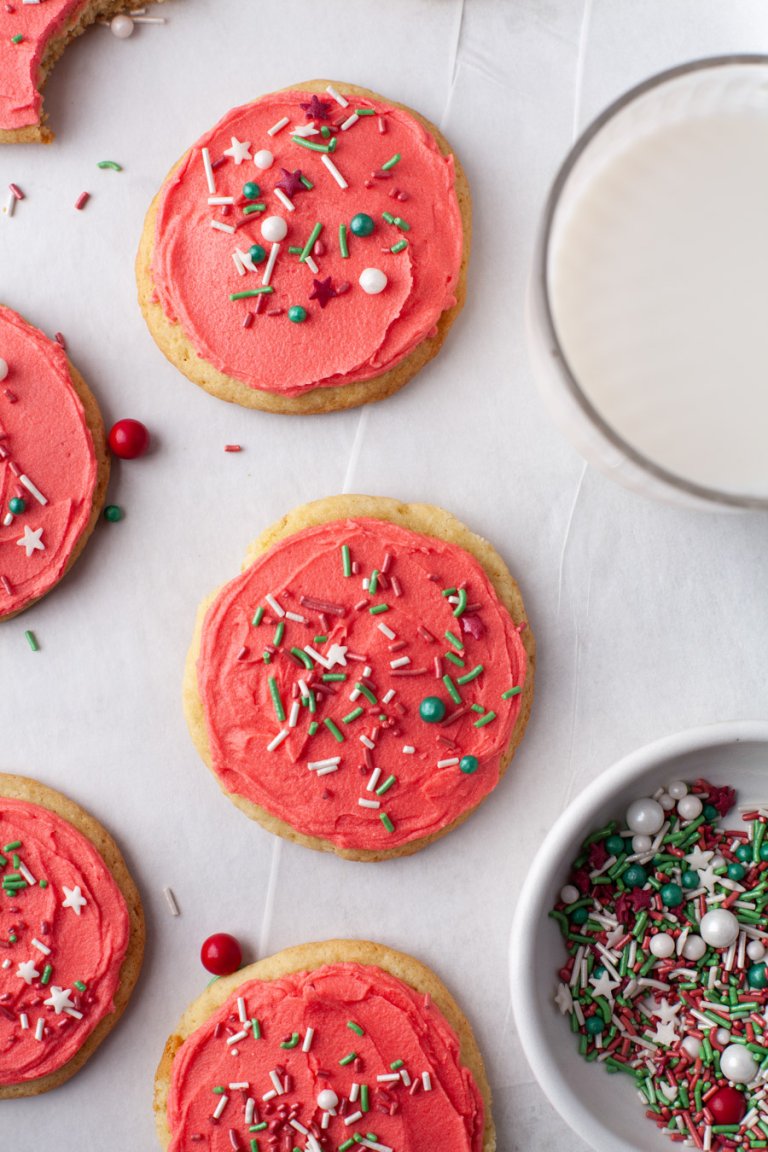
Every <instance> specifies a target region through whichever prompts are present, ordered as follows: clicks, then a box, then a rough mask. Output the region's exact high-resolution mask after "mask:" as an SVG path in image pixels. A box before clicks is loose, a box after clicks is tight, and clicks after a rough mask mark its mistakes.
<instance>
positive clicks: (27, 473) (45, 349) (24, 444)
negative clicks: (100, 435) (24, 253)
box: [0, 307, 97, 618]
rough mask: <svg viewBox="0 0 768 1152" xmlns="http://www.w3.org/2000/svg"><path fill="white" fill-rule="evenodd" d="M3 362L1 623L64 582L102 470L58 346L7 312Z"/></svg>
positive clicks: (0, 339)
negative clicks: (16, 507)
mask: <svg viewBox="0 0 768 1152" xmlns="http://www.w3.org/2000/svg"><path fill="white" fill-rule="evenodd" d="M0 357H1V358H2V359H3V360H5V361H6V363H7V364H8V375H7V377H6V378H5V380H3V381H2V382H0V618H1V617H2V616H4V615H7V614H9V613H11V612H15V611H17V610H19V609H20V608H24V607H25V606H26V605H27V604H29V603H30V601H32V600H36V599H37V598H38V597H39V596H42V595H44V594H45V593H46V592H48V591H49V590H50V589H51V588H52V587H53V585H54V584H55V583H56V582H57V581H58V580H60V579H61V577H62V575H63V574H64V570H65V569H66V566H67V563H68V561H69V558H70V556H71V555H72V550H73V549H74V547H75V545H76V544H77V541H78V539H79V538H80V536H81V534H82V532H83V530H84V528H85V526H86V524H87V523H88V519H89V517H90V515H91V510H92V507H93V494H94V490H95V487H96V481H97V464H96V455H95V452H94V448H93V441H92V439H91V434H90V431H89V429H88V426H87V424H86V421H85V414H84V412H83V406H82V404H81V403H80V398H79V397H78V395H77V393H76V392H75V390H74V388H73V387H72V382H71V378H70V374H69V367H68V364H67V357H66V355H65V354H64V352H63V350H62V349H61V348H60V347H59V345H58V344H56V343H55V342H54V341H53V340H49V339H48V337H47V336H45V335H44V334H43V333H42V332H40V331H39V330H38V329H37V328H33V327H32V326H31V325H30V324H27V322H26V321H25V320H22V318H21V317H20V316H18V315H17V314H16V313H15V312H12V311H11V310H10V309H9V308H3V307H0ZM22 477H25V478H26V480H27V481H30V482H31V483H32V485H34V488H35V489H37V494H35V493H34V492H33V491H31V490H30V489H29V487H28V486H27V484H26V483H25V481H24V479H22ZM14 497H20V498H21V499H23V500H24V502H25V505H26V507H25V510H24V511H23V512H21V513H19V514H17V515H15V516H14V515H13V514H12V513H11V512H10V510H9V507H8V505H9V501H10V500H11V499H13V498H14ZM40 497H43V498H44V499H45V501H46V503H44V504H43V503H41V500H40ZM9 518H10V522H9V523H5V521H6V520H8V519H9ZM39 529H42V533H41V534H40V535H39V536H38V535H37V533H38V531H39ZM25 539H27V540H28V541H29V544H24V543H22V544H19V541H20V540H22V541H23V540H25ZM33 541H37V543H33ZM37 544H41V545H42V548H40V547H38V546H37ZM27 552H29V555H27Z"/></svg>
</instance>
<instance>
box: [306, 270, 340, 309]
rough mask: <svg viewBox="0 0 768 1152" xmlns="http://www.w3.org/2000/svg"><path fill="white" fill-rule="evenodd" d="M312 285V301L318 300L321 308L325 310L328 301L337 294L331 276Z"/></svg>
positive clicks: (314, 281)
mask: <svg viewBox="0 0 768 1152" xmlns="http://www.w3.org/2000/svg"><path fill="white" fill-rule="evenodd" d="M312 285H313V287H312V291H311V292H310V294H309V298H310V300H317V302H318V304H319V305H320V307H321V308H325V306H326V304H327V303H328V301H329V300H332V299H333V298H334V296H336V294H337V293H336V289H335V288H334V286H333V283H332V280H331V277H330V276H326V278H325V280H313V281H312Z"/></svg>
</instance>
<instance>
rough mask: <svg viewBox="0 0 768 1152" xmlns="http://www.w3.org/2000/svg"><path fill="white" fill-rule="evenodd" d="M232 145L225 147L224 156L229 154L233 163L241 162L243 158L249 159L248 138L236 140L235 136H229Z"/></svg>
mask: <svg viewBox="0 0 768 1152" xmlns="http://www.w3.org/2000/svg"><path fill="white" fill-rule="evenodd" d="M230 139H231V141H232V147H231V148H226V149H225V151H224V155H225V156H231V157H232V159H233V160H234V162H235V164H238V165H239V164H242V162H243V160H250V159H251V142H250V140H245V141H243V140H238V138H237V136H231V137H230Z"/></svg>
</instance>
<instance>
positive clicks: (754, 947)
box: [747, 940, 765, 960]
mask: <svg viewBox="0 0 768 1152" xmlns="http://www.w3.org/2000/svg"><path fill="white" fill-rule="evenodd" d="M747 956H749V958H750V960H762V958H763V956H765V947H764V945H763V944H761V942H760V941H759V940H750V942H749V944H747Z"/></svg>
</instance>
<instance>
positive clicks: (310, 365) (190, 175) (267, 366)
mask: <svg viewBox="0 0 768 1152" xmlns="http://www.w3.org/2000/svg"><path fill="white" fill-rule="evenodd" d="M320 96H321V98H322V99H323V100H324V101H325V102H326V103H327V114H328V117H329V118H330V119H328V120H321V119H319V118H318V119H317V120H315V121H309V120H308V119H307V116H306V114H305V112H304V110H303V109H302V108H301V104H302V103H307V102H308V101H309V99H310V96H309V94H308V93H306V92H284V93H277V94H275V95H270V96H265V97H263V98H262V99H260V100H257V101H255V103H252V104H247V105H245V106H244V107H242V108H236V109H235V110H234V111H231V112H229V113H228V114H227V115H226V116H225V117H224V118H223V119H222V120H221V121H220V122H219V123H218V124H217V125H216V127H215V128H214V129H213V130H212V131H211V132H208V133H207V134H206V135H205V136H203V137H202V138H201V139H200V140H199V141H198V142H197V144H195V145H194V146H193V148H192V149H190V151H189V152H188V153H187V155H186V156H185V158H184V160H183V161H182V163H181V165H180V167H179V168H178V169H177V170H176V171H175V172H174V174H173V175H172V176H171V178H170V179H169V180H168V181H167V183H166V184H165V186H164V188H163V190H162V192H161V194H160V202H159V207H158V213H157V225H156V232H155V249H154V256H153V261H152V279H153V282H154V287H155V292H156V296H157V299H158V300H159V302H160V304H161V305H162V308H163V310H164V312H165V314H166V316H167V317H168V318H169V319H170V320H173V321H176V322H178V323H179V324H180V325H181V327H182V329H183V330H184V334H185V336H186V337H187V339H188V340H189V341H190V343H191V344H192V346H193V347H194V349H195V351H196V352H197V353H198V354H199V355H200V356H201V357H202V358H203V359H204V360H206V361H208V362H209V363H210V364H213V365H214V366H215V367H216V368H217V369H218V370H219V371H221V372H223V373H225V374H226V375H228V376H232V377H234V378H236V379H237V380H240V381H242V382H243V383H245V384H248V385H250V386H251V387H253V388H260V389H262V390H266V391H269V392H275V393H280V394H283V395H286V396H295V395H298V394H300V393H302V392H305V391H307V390H308V389H311V388H317V387H320V386H326V385H329V386H330V385H339V384H346V383H351V382H353V381H359V380H367V379H370V378H371V377H374V376H378V375H380V374H381V373H383V372H384V371H386V370H387V369H389V368H392V367H393V366H394V365H395V364H397V363H398V362H399V361H400V360H402V359H403V358H404V357H405V356H406V355H407V354H408V353H409V352H410V351H411V350H412V349H413V348H414V347H415V346H416V345H417V344H419V343H421V341H423V340H424V339H425V337H427V336H428V335H430V333H433V331H434V328H435V325H436V324H437V321H438V320H439V318H440V315H441V313H442V312H443V311H445V310H446V309H448V308H450V307H452V306H453V304H455V302H456V297H455V293H456V289H457V284H458V279H459V272H460V267H461V256H462V246H463V233H462V222H461V215H460V212H459V205H458V200H457V197H456V192H455V188H454V178H455V173H454V164H453V158H452V157H451V156H448V157H444V156H442V154H441V153H440V151H439V149H438V147H437V144H436V143H435V141H434V138H433V137H432V136H431V135H430V134H429V133H428V132H426V131H425V130H424V128H422V126H421V124H419V122H418V121H417V120H415V119H414V117H413V116H411V115H409V114H408V113H407V112H404V111H402V110H400V109H397V108H392V106H391V105H387V104H384V103H382V102H380V101H373V100H369V99H359V98H357V97H354V98H352V99H351V103H350V105H349V107H348V108H346V109H342V108H340V107H339V106H338V105H337V104H336V103H335V102H334V101H333V100H332V99H331V97H330V96H328V95H327V94H325V93H322V92H321V93H320ZM355 108H362V109H369V110H373V111H374V112H375V115H373V116H363V117H360V118H359V119H358V120H357V122H356V123H354V124H353V125H352V127H350V128H349V129H348V130H347V131H344V132H342V131H338V132H337V133H336V137H335V139H336V140H337V147H336V150H335V152H333V154H332V155H331V157H330V158H331V160H332V161H333V163H334V164H335V165H336V167H337V168H338V169H339V171H340V172H341V173H342V175H343V177H344V179H345V180H346V181H347V183H348V185H349V187H348V188H346V189H342V188H340V187H339V185H338V184H337V183H336V181H335V180H334V178H333V176H332V175H331V173H330V172H329V171H327V170H326V168H325V167H324V166H323V163H322V160H321V155H322V154H320V153H317V152H313V151H308V150H307V149H305V148H303V147H301V146H300V145H298V144H296V143H295V142H294V141H293V140H292V135H293V134H294V133H293V128H294V126H295V125H306V124H308V123H314V124H315V125H316V126H317V127H318V128H320V127H322V126H323V125H327V124H334V125H337V124H340V123H341V122H343V121H344V119H345V118H347V117H348V116H349V115H350V114H351V113H353V112H354V109H355ZM284 117H288V120H289V124H288V125H287V126H286V127H285V128H284V129H282V130H281V131H280V132H279V133H278V134H277V135H275V136H274V137H270V136H269V135H268V129H269V128H270V127H272V126H273V125H275V124H277V123H278V122H279V121H280V120H282V119H283V118H284ZM379 124H383V125H384V126H385V128H386V131H385V132H384V133H383V134H382V133H381V132H380V130H379ZM232 137H235V138H236V139H237V140H238V141H241V142H248V143H250V152H251V155H252V156H255V155H256V153H257V152H258V151H259V150H262V149H267V150H269V151H270V152H272V154H273V155H274V163H273V165H272V166H271V167H270V168H269V169H268V170H266V171H262V170H260V169H259V168H257V167H256V166H255V164H254V161H253V160H252V159H251V160H243V161H242V162H241V163H240V164H237V163H235V160H234V159H233V158H232V157H227V156H224V152H225V150H226V149H228V148H230V147H231V140H232ZM308 139H309V140H310V141H311V142H314V143H317V142H320V143H321V144H324V143H325V140H324V138H323V137H322V136H321V135H319V134H318V135H317V136H311V137H309V138H308ZM329 139H330V138H329ZM203 148H207V149H208V150H209V153H210V156H211V159H212V162H213V163H214V164H216V163H217V161H219V160H221V159H222V157H223V159H224V163H223V164H222V165H221V166H217V167H216V169H215V173H214V178H215V184H216V194H217V195H218V196H226V197H234V198H235V201H236V203H235V205H234V206H225V207H223V208H222V207H216V206H209V204H208V198H209V190H208V185H207V183H206V177H205V171H204V167H203V159H202V153H201V150H202V149H203ZM396 154H399V155H400V156H401V159H400V161H399V162H398V163H397V164H396V166H395V167H394V168H392V169H391V170H389V171H388V172H385V171H382V169H381V165H382V164H384V163H386V162H387V161H388V160H389V159H390V157H392V156H394V155H396ZM283 168H284V169H286V170H287V171H289V172H291V173H293V172H294V171H296V170H299V171H300V172H301V173H302V174H303V175H304V176H305V177H306V178H308V179H309V181H310V182H311V183H312V185H313V188H312V189H311V190H307V189H304V188H303V187H302V188H301V190H299V191H296V192H295V193H294V194H293V195H292V196H291V197H290V199H291V201H292V203H293V205H294V211H289V210H287V209H286V208H285V207H284V206H283V205H282V204H281V202H280V200H279V199H278V198H277V197H276V195H275V186H276V185H277V183H278V182H279V181H280V180H281V179H282V175H283V174H282V169H283ZM373 172H378V173H379V178H373V177H372V173H373ZM246 182H255V183H257V184H258V185H259V187H260V193H259V196H258V200H257V201H256V202H257V203H262V204H264V205H266V207H265V210H264V212H262V213H258V212H257V213H254V214H252V215H246V214H244V212H243V208H244V207H246V206H247V203H246V201H245V200H244V198H243V196H242V195H241V193H242V188H243V185H244V184H245V183H246ZM366 185H370V187H367V186H366ZM395 193H402V195H403V197H404V199H403V200H400V199H397V198H395V196H394V194H395ZM361 212H362V213H366V214H368V215H370V216H371V217H372V218H373V219H374V221H375V223H376V227H375V230H374V232H373V233H372V235H370V236H368V237H365V238H361V237H357V236H355V235H353V234H352V233H351V232H349V234H348V247H349V257H348V258H346V259H345V258H343V257H342V255H341V251H340V244H339V225H340V224H345V225H347V227H348V226H349V224H350V221H351V219H352V217H353V216H355V215H356V214H357V213H361ZM383 212H387V213H389V214H390V215H392V216H396V217H398V218H400V219H403V220H404V221H405V223H406V224H408V225H410V230H409V231H405V230H402V229H401V228H400V227H398V226H397V225H395V224H391V223H387V222H386V221H385V220H384V219H383V218H382V213H383ZM272 215H277V216H281V217H283V218H285V220H286V222H287V224H288V233H287V236H286V238H285V240H283V241H282V243H281V245H280V250H279V254H278V256H277V262H276V264H275V268H274V272H273V275H272V278H271V286H272V287H273V288H274V292H273V294H271V295H268V296H265V297H264V298H263V301H262V303H261V304H260V305H259V304H257V299H256V298H251V299H246V300H240V301H231V300H230V299H229V295H230V293H236V292H240V291H244V290H250V289H254V288H257V287H259V286H261V283H262V277H263V273H264V270H265V264H261V265H257V266H256V270H255V271H248V272H246V273H245V274H244V275H239V274H238V272H237V269H236V267H235V264H234V262H233V253H234V252H235V250H236V249H238V250H240V251H242V252H245V253H248V251H249V249H250V247H251V246H252V245H253V244H260V245H261V246H262V247H264V248H265V249H266V250H267V251H269V250H270V248H271V245H270V243H269V242H268V241H265V240H264V239H263V238H262V235H261V227H260V225H261V220H262V219H263V218H264V217H266V216H272ZM212 221H216V222H218V223H221V224H223V225H226V226H233V227H235V228H236V229H237V230H236V232H235V233H234V234H229V233H226V232H221V231H218V230H217V229H215V228H212V227H211V222H212ZM316 223H321V224H322V225H323V230H322V232H321V233H320V244H321V249H322V251H321V252H320V253H316V254H315V256H314V259H315V261H316V264H317V268H318V271H317V274H314V273H313V272H312V271H311V270H310V268H309V267H308V265H307V264H305V263H301V262H300V260H299V256H298V255H296V254H291V253H289V251H288V249H289V247H291V246H303V245H304V244H305V243H306V241H307V239H308V237H309V235H310V233H311V232H312V229H313V227H314V225H315V224H316ZM403 239H405V240H407V245H408V246H407V247H406V248H405V249H404V250H403V251H401V252H399V253H397V254H393V253H391V252H390V251H389V249H390V248H391V247H392V246H393V245H395V244H397V243H398V242H399V241H401V240H403ZM382 249H384V250H383V251H382ZM369 267H375V268H378V269H381V270H382V271H384V272H385V273H386V275H387V277H388V283H387V286H386V288H385V289H384V291H383V292H381V293H379V294H378V295H367V294H366V293H365V292H364V291H363V289H362V288H361V287H360V285H359V283H358V279H359V276H360V273H361V272H362V271H363V269H365V268H369ZM329 276H330V277H331V283H332V287H333V288H334V289H335V288H338V287H339V286H340V285H342V284H343V283H344V282H346V283H348V284H349V285H350V287H349V289H348V291H346V292H344V294H343V295H339V296H335V297H334V298H332V299H330V300H329V301H328V303H327V304H326V306H325V307H321V306H320V305H319V304H318V302H317V300H314V301H313V300H311V299H310V296H311V295H312V292H313V285H314V282H315V281H324V280H326V279H327V278H328V277H329ZM293 305H301V306H302V307H303V308H305V309H306V310H307V312H308V318H307V320H306V321H305V322H304V323H291V322H290V320H289V319H288V315H287V310H288V309H289V308H290V307H291V306H293ZM257 307H258V308H259V309H260V310H259V312H258V314H256V315H255V316H254V322H253V323H252V324H251V327H250V328H243V320H244V318H245V317H246V315H247V313H248V312H251V313H255V312H256V309H257ZM272 309H280V310H281V313H280V314H279V315H269V313H270V311H271V310H272Z"/></svg>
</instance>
